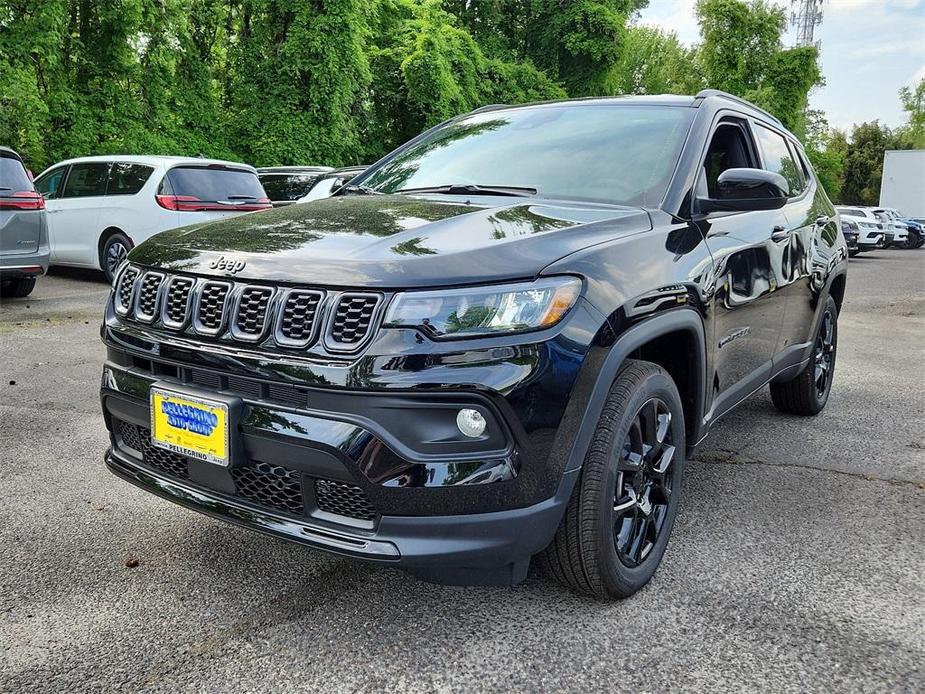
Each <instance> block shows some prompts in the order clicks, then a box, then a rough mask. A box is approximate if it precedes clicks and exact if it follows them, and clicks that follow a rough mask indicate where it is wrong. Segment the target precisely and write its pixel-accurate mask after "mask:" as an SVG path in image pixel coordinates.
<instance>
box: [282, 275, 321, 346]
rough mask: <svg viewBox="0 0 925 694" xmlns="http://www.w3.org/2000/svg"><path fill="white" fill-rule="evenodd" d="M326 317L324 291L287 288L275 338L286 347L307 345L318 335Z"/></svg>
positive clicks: (283, 296)
mask: <svg viewBox="0 0 925 694" xmlns="http://www.w3.org/2000/svg"><path fill="white" fill-rule="evenodd" d="M323 319H324V292H322V291H318V290H315V289H287V290H286V291H284V292H283V294H282V296H280V300H279V302H278V310H277V312H276V329H275V331H274V336H273V338H274V340H276V344H278V345H281V346H283V347H294V348H296V349H303V348H305V347H308V346H309V345H310V344H312V343H313V342H315V340H317V339H318V333H319V332H320V330H321V323H322V321H323Z"/></svg>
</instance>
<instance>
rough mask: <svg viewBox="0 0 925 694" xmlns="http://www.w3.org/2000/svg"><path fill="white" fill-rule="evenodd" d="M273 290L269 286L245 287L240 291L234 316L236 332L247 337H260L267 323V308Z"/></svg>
mask: <svg viewBox="0 0 925 694" xmlns="http://www.w3.org/2000/svg"><path fill="white" fill-rule="evenodd" d="M272 297H273V290H272V289H270V288H269V287H246V288H245V289H244V291H242V292H241V301H240V303H239V304H238V315H237V316H235V328H236V329H237V331H238V333H240V334H242V335H245V336H248V337H260V336H261V335H263V330H264V328H265V327H266V325H267V308H268V307H269V306H270V299H271V298H272Z"/></svg>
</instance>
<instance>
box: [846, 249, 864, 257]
mask: <svg viewBox="0 0 925 694" xmlns="http://www.w3.org/2000/svg"><path fill="white" fill-rule="evenodd" d="M860 252H861V251H859V250H858V249H857V248H855V249H854V250H853V251H848V257H849V258H853V257H854V256H856V255H857V254H858V253H860Z"/></svg>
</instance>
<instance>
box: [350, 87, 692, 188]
mask: <svg viewBox="0 0 925 694" xmlns="http://www.w3.org/2000/svg"><path fill="white" fill-rule="evenodd" d="M693 114H694V111H693V109H689V108H677V107H665V106H630V105H615V104H594V105H591V104H580V105H575V104H561V105H554V106H545V107H539V108H523V109H510V110H505V111H493V112H490V113H479V114H474V115H471V116H465V117H463V118H460V119H458V120H455V121H453V122H451V123H448V124H447V125H445V126H444V127H441V128H439V129H438V130H435V131H434V132H432V133H431V134H430V135H428V136H427V137H425V138H424V139H422V140H420V141H419V142H417V143H415V144H414V145H412V146H411V147H410V148H408V149H407V150H405V151H403V152H400V153H399V154H398V155H397V156H395V157H394V158H392V159H390V160H389V161H388V162H386V163H385V164H383V165H382V166H381V167H379V168H377V169H376V170H375V171H373V172H372V173H370V174H369V175H365V176H363V180H362V181H361V183H362V184H363V185H365V186H368V187H370V188H373V189H375V190H378V191H379V192H383V193H400V192H402V191H403V190H406V189H413V188H426V187H431V186H445V185H467V184H468V185H476V186H485V187H491V186H499V187H518V188H527V189H531V188H532V189H535V190H536V195H538V196H539V197H550V198H576V199H582V200H592V201H600V202H609V203H616V204H622V205H643V206H656V205H658V204H660V203H661V201H662V198H663V197H664V195H665V192H666V190H667V188H668V184H669V182H670V181H671V176H672V173H673V172H674V169H675V165H676V163H677V160H678V156H679V155H680V152H681V147H682V145H683V143H684V138H685V137H686V135H687V131H688V129H689V127H690V123H691V120H692V118H693Z"/></svg>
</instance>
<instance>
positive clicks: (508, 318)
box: [384, 277, 581, 339]
mask: <svg viewBox="0 0 925 694" xmlns="http://www.w3.org/2000/svg"><path fill="white" fill-rule="evenodd" d="M580 293H581V280H579V279H578V278H576V277H548V278H544V279H541V280H537V281H536V282H525V283H522V284H500V285H494V286H488V287H472V288H464V289H445V290H442V291H427V292H403V293H401V294H397V295H396V296H395V298H394V299H392V303H391V304H390V305H389V310H388V312H387V313H386V316H385V323H384V327H386V328H417V329H419V330H421V331H422V332H424V333H426V334H427V335H429V336H430V337H433V338H437V339H440V338H454V337H477V336H480V335H494V334H499V333H517V332H523V331H525V330H536V329H537V328H549V327H551V326H553V325H555V324H556V323H558V322H559V321H560V320H562V318H563V316H565V314H566V313H568V311H569V309H570V308H572V306H574V305H575V302H576V301H577V300H578V295H579V294H580Z"/></svg>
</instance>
